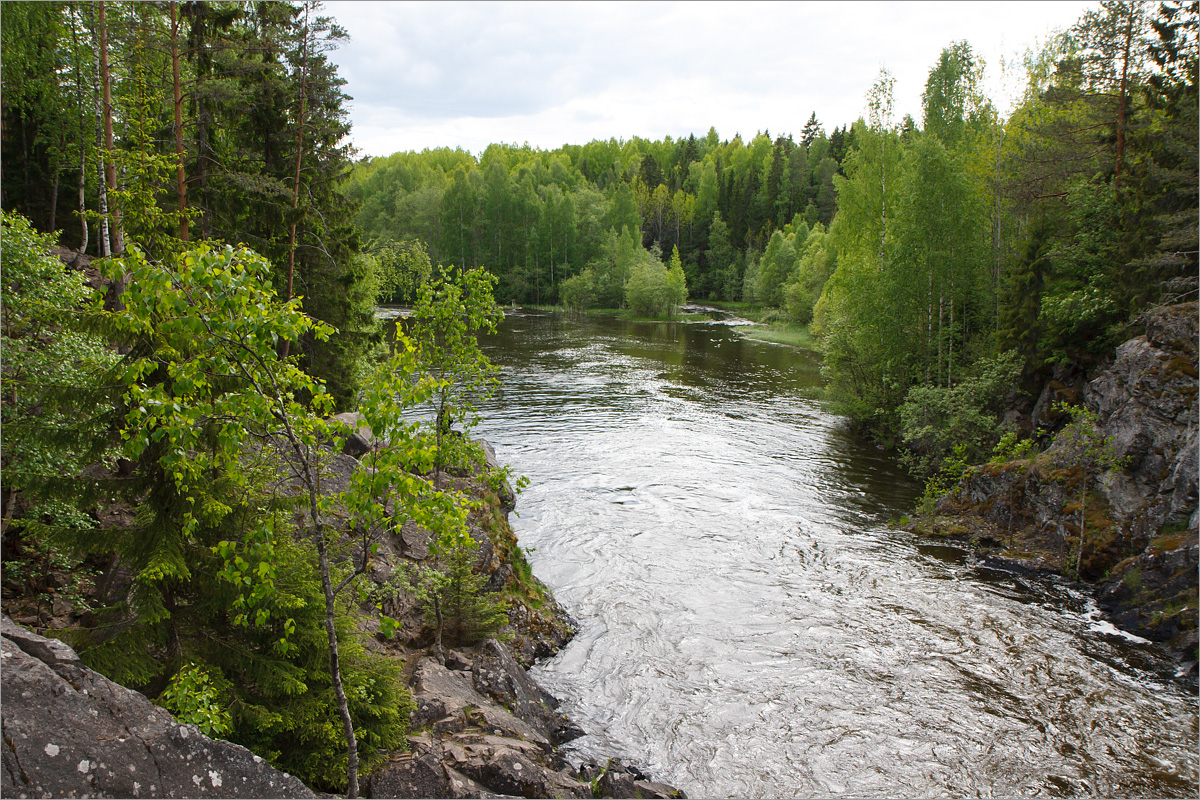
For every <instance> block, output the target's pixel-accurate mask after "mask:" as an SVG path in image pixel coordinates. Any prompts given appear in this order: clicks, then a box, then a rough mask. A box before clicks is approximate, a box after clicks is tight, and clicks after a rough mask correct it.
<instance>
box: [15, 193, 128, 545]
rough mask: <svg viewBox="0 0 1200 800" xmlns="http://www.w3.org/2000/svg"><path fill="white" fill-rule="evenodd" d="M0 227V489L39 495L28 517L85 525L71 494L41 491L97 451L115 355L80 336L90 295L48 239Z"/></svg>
mask: <svg viewBox="0 0 1200 800" xmlns="http://www.w3.org/2000/svg"><path fill="white" fill-rule="evenodd" d="M2 219H3V222H2V225H3V228H2V230H3V238H4V246H3V248H0V281H2V282H0V290H2V292H3V294H2V303H3V306H2V317H0V336H2V339H0V349H2V350H3V359H2V360H0V376H2V377H3V384H4V389H3V395H2V400H3V402H2V404H0V414H2V415H3V417H2V420H3V422H2V425H0V431H2V433H0V435H2V436H3V446H2V447H0V459H2V463H3V469H4V488H5V491H6V493H7V492H18V491H24V490H30V489H34V488H36V489H37V490H38V491H37V492H35V493H32V494H31V496H30V498H29V499H31V500H33V501H34V503H35V506H34V508H32V509H31V510H30V513H29V514H28V516H29V517H30V518H33V519H38V518H42V517H45V518H47V519H50V520H54V521H55V522H52V523H51V525H52V526H56V527H72V526H87V527H91V524H90V521H89V520H86V519H85V518H84V517H83V516H82V515H81V514H80V513H79V511H78V510H77V509H76V508H75V506H74V503H73V501H74V500H75V498H74V496H72V489H71V488H70V487H67V488H66V489H65V491H64V492H56V491H51V490H50V487H49V486H48V484H49V483H52V482H54V481H55V480H56V479H58V478H61V477H62V476H67V475H74V474H76V473H78V472H79V470H80V469H82V468H83V467H84V466H86V465H87V464H88V463H90V461H91V460H92V459H94V458H98V457H99V456H101V455H102V454H103V453H104V450H105V443H104V441H103V437H102V433H103V432H104V430H105V429H106V427H107V425H108V423H109V421H110V420H109V418H108V416H107V415H106V413H105V409H104V407H103V406H102V405H101V406H99V407H97V405H96V403H97V400H98V397H99V394H100V393H101V387H103V386H104V384H105V383H106V381H107V372H108V370H109V369H111V368H112V366H113V365H114V364H115V363H116V362H117V360H118V356H117V354H116V353H114V352H112V351H111V350H109V349H108V348H107V347H106V346H105V343H104V341H103V339H101V338H100V337H98V336H96V335H94V334H92V333H89V332H88V328H89V325H88V322H89V320H90V317H91V315H90V314H88V313H87V312H86V309H87V299H88V298H89V296H90V294H91V292H90V290H89V289H88V288H87V287H86V286H85V285H84V283H83V276H82V274H81V273H79V272H74V271H71V270H68V269H66V267H65V266H64V265H63V263H62V261H60V260H59V259H58V258H57V257H55V256H53V255H51V253H50V248H51V246H52V244H53V240H52V238H51V237H49V236H43V235H40V234H38V233H36V232H35V231H34V230H33V228H32V226H31V225H30V224H29V222H28V220H26V219H25V218H23V217H21V216H20V215H16V214H8V213H5V214H4V215H3V218H2Z"/></svg>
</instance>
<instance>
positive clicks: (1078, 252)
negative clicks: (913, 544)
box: [345, 2, 1197, 474]
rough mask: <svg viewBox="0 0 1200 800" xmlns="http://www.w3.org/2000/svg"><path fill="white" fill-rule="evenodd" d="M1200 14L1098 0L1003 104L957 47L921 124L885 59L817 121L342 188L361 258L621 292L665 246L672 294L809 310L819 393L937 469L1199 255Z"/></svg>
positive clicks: (1090, 353)
mask: <svg viewBox="0 0 1200 800" xmlns="http://www.w3.org/2000/svg"><path fill="white" fill-rule="evenodd" d="M1196 16H1197V9H1196V4H1195V3H1163V4H1161V5H1154V6H1152V5H1150V4H1145V3H1123V2H1106V3H1102V4H1101V5H1100V7H1099V8H1098V9H1097V10H1095V11H1092V12H1089V13H1088V14H1087V15H1086V16H1084V17H1083V18H1082V19H1080V20H1079V21H1078V22H1077V23H1076V24H1075V25H1074V26H1073V27H1072V28H1071V29H1070V30H1068V31H1066V32H1063V33H1061V34H1060V35H1058V36H1057V37H1055V38H1054V39H1052V40H1051V41H1049V42H1047V43H1046V44H1045V46H1044V48H1043V49H1041V50H1040V51H1039V52H1030V53H1028V54H1026V58H1025V64H1024V67H1025V70H1026V72H1027V76H1028V82H1027V85H1026V87H1025V90H1024V94H1023V97H1022V99H1021V101H1020V103H1019V104H1018V105H1017V107H1016V108H1015V110H1014V111H1013V112H1012V113H1011V115H1010V116H1009V117H1008V118H1007V119H1001V118H1000V117H999V115H998V112H997V110H996V108H995V107H994V106H993V104H992V101H991V100H990V99H989V98H988V97H986V96H985V95H984V93H983V90H982V85H983V70H984V64H983V63H982V61H981V60H980V59H979V58H978V57H977V56H976V54H975V53H974V52H973V50H972V48H971V46H970V44H969V43H967V42H956V43H952V44H950V45H949V46H948V47H946V48H945V49H944V50H943V52H942V54H941V56H940V58H939V59H938V61H937V63H936V64H934V65H932V67H931V69H930V70H929V74H928V78H927V81H926V84H925V89H924V92H923V95H922V100H923V116H922V119H920V120H914V119H912V118H911V117H908V116H906V117H904V118H903V119H895V118H894V114H893V111H892V107H893V96H892V94H893V81H892V78H891V76H890V75H889V74H888V73H887V72H886V71H882V72H881V73H880V75H879V79H878V81H877V83H876V84H875V85H874V86H873V87H872V88H871V90H870V92H869V94H868V106H869V108H870V114H869V118H867V119H858V120H856V121H855V122H853V123H852V124H847V125H843V126H842V127H835V128H833V130H832V131H831V132H830V133H828V134H826V132H825V130H824V128H823V126H822V125H821V123H820V122H819V121H818V119H817V117H816V114H815V112H814V113H813V115H812V116H811V117H810V118H809V121H808V123H807V124H806V125H805V127H804V129H803V130H802V131H801V132H800V135H799V138H798V139H797V138H794V137H793V136H792V135H790V134H783V135H776V136H774V137H772V135H771V134H770V132H767V131H761V132H758V133H756V134H755V135H754V136H753V137H752V138H749V139H744V138H743V137H742V136H741V135H735V136H733V137H732V138H731V139H727V140H722V139H721V138H720V135H719V134H718V132H717V131H716V130H714V129H711V128H710V130H709V131H708V133H707V135H706V136H703V137H700V138H697V137H696V136H695V135H694V134H689V135H687V136H686V137H684V136H681V137H680V138H678V139H673V138H671V137H666V138H664V139H662V140H660V141H650V140H646V139H641V138H638V137H634V138H633V139H631V140H628V141H624V140H617V139H609V140H608V141H592V142H589V143H587V144H583V145H565V146H563V147H561V148H558V149H556V150H552V151H544V150H536V149H532V148H530V147H528V146H516V145H506V144H494V145H492V146H490V147H488V148H487V149H486V150H485V151H484V152H483V153H481V154H480V155H479V157H478V158H476V157H475V156H473V155H472V154H470V153H467V152H465V151H462V150H451V149H445V148H443V149H436V150H426V151H423V152H420V153H414V152H405V153H396V154H393V155H391V156H387V157H382V158H370V159H364V160H362V161H359V162H357V163H356V164H355V165H354V166H353V169H352V171H351V175H350V178H349V180H348V181H347V183H346V187H345V193H346V195H347V197H349V198H351V199H352V200H354V201H355V202H356V203H358V204H360V206H359V209H358V211H357V220H358V223H359V226H360V229H361V231H362V235H363V241H364V247H365V248H366V250H367V251H368V252H370V253H374V254H377V255H378V256H379V257H380V258H383V259H385V260H389V259H391V260H395V259H396V255H395V254H396V253H398V252H400V251H402V249H403V247H404V243H406V242H421V243H422V244H423V245H424V246H425V247H427V248H428V252H429V254H430V256H431V258H432V259H433V260H434V261H435V262H447V263H456V264H465V265H470V266H476V265H483V266H485V267H486V268H487V269H489V270H490V271H492V272H493V274H495V275H496V277H497V278H498V286H497V297H498V298H499V299H500V300H501V301H502V302H510V301H511V302H516V303H535V304H561V305H564V306H567V307H575V308H588V307H592V308H615V307H620V306H625V305H627V304H628V300H629V299H630V298H629V297H627V296H626V295H627V291H626V290H627V287H628V284H629V280H630V277H631V276H632V275H633V274H634V272H635V268H636V267H637V265H639V264H641V263H642V261H643V259H644V258H645V257H646V254H649V256H650V257H651V258H653V259H657V260H660V261H663V262H668V263H669V262H670V261H671V259H673V258H674V259H677V260H678V262H679V264H680V266H681V267H682V271H683V274H684V277H685V278H686V285H685V287H684V291H685V292H686V297H690V298H692V299H693V300H696V301H701V302H702V301H705V300H716V301H734V302H742V303H745V304H748V305H749V306H751V307H755V308H758V309H761V310H762V311H763V312H765V313H764V316H765V318H766V319H768V320H771V319H775V320H779V321H790V322H792V323H795V324H804V325H809V326H810V330H811V332H812V333H813V334H814V335H815V336H816V337H817V339H818V341H819V342H820V349H821V351H822V354H823V356H824V363H825V371H826V375H827V378H828V382H829V386H828V391H829V394H830V397H831V399H833V400H834V401H835V402H836V403H837V404H838V407H839V409H840V410H841V411H843V412H844V413H846V414H848V415H849V416H850V417H852V418H853V419H855V420H857V421H858V422H859V423H860V424H862V425H863V427H864V428H865V429H866V430H867V431H869V432H870V433H871V435H873V436H874V437H876V438H877V439H878V440H879V441H880V442H882V443H885V444H888V445H906V446H907V447H908V448H909V453H910V458H911V459H912V463H913V465H914V467H915V468H916V469H918V471H920V472H922V473H925V474H928V473H929V472H930V471H933V470H936V468H937V467H938V465H939V464H940V461H941V459H942V458H943V457H944V456H946V455H948V454H949V452H950V449H951V448H952V446H953V445H954V444H965V445H968V450H969V453H968V455H969V456H971V457H974V458H978V457H980V456H981V455H982V454H983V453H984V452H985V450H986V449H988V448H990V447H991V445H992V444H993V443H994V440H995V438H996V435H998V434H996V435H993V433H994V432H993V430H992V429H993V428H994V426H995V422H996V414H997V413H998V412H999V411H1000V410H1001V406H1002V405H1003V403H1004V396H1003V395H1004V390H1003V387H1006V386H1011V385H1012V384H1013V383H1014V381H1017V382H1019V383H1020V385H1021V386H1022V387H1023V388H1024V389H1026V390H1027V391H1031V392H1034V393H1035V394H1036V391H1037V390H1038V388H1040V385H1041V384H1042V383H1044V382H1045V381H1046V380H1048V379H1050V376H1051V375H1052V373H1053V371H1054V370H1055V369H1056V368H1058V369H1062V368H1065V367H1067V366H1073V367H1075V368H1086V367H1087V366H1089V365H1090V364H1092V363H1094V361H1095V360H1096V359H1097V358H1098V357H1099V356H1101V355H1102V354H1105V353H1107V352H1108V351H1110V350H1111V348H1112V347H1113V345H1114V344H1115V343H1116V342H1118V341H1120V340H1121V337H1122V336H1123V335H1124V334H1125V332H1126V328H1125V326H1126V324H1127V323H1128V322H1129V321H1130V320H1131V319H1133V318H1134V317H1136V315H1137V314H1138V313H1139V312H1140V311H1141V310H1143V309H1145V308H1146V307H1147V306H1148V305H1150V304H1152V303H1154V302H1156V301H1157V300H1159V299H1160V297H1162V295H1163V293H1164V291H1166V290H1165V288H1164V287H1166V286H1167V284H1168V283H1169V282H1170V281H1171V280H1172V279H1175V278H1180V277H1187V276H1194V275H1195V274H1196V272H1197V260H1196V250H1197V244H1196V227H1195V216H1196V208H1197V191H1196V174H1197V160H1196V153H1197V140H1196V127H1197V118H1196V105H1197V96H1196ZM639 239H640V241H639ZM398 248H399V249H398ZM658 280H659V282H660V283H665V280H666V278H665V275H660V276H659V278H658ZM397 299H403V298H402V297H399V296H398V297H397ZM655 308H657V309H658V310H659V311H660V312H662V311H666V310H669V304H667V303H661V304H658V305H657V306H655ZM918 417H919V418H920V419H921V422H919V423H918V422H916V421H915V420H916V419H917V418H918ZM905 420H908V422H907V423H906V422H905ZM931 421H932V422H935V423H936V424H931ZM985 429H986V431H985Z"/></svg>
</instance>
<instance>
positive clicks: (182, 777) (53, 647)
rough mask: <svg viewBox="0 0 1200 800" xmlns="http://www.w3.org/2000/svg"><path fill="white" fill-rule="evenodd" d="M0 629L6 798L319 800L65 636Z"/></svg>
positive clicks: (9, 625)
mask: <svg viewBox="0 0 1200 800" xmlns="http://www.w3.org/2000/svg"><path fill="white" fill-rule="evenodd" d="M0 636H2V638H0V647H2V648H3V649H2V651H0V661H2V663H3V671H2V672H0V675H2V681H3V695H4V704H3V707H2V710H0V717H2V726H3V730H4V742H5V745H6V746H5V747H4V754H3V766H4V769H3V771H2V773H0V794H2V795H4V796H5V797H27V796H40V797H89V796H90V797H316V795H314V794H313V792H312V791H311V790H309V788H308V787H307V786H305V785H304V784H303V783H301V782H300V781H299V780H298V779H297V778H294V777H292V776H291V775H288V774H286V773H283V772H280V771H278V770H276V769H274V768H273V767H271V766H270V765H268V764H267V763H266V762H265V761H264V760H263V759H261V758H259V757H258V756H256V755H255V754H253V753H251V752H250V751H249V750H247V749H246V748H244V747H241V746H240V745H236V744H233V743H231V742H225V741H219V740H215V739H210V738H208V737H207V736H205V735H203V734H202V733H200V732H199V730H197V729H196V727H195V726H192V725H181V724H180V723H179V722H177V721H176V720H175V718H174V717H172V716H171V715H170V714H169V713H168V712H166V711H164V710H163V709H161V708H159V707H158V706H155V705H154V704H153V703H151V702H150V701H149V700H147V699H146V698H145V697H144V696H143V695H141V694H139V693H138V692H135V691H132V690H130V689H126V688H125V687H123V686H120V685H118V684H116V683H113V682H112V681H110V680H109V679H108V678H105V677H104V676H103V675H101V674H99V673H97V672H94V671H93V670H90V669H88V668H87V667H85V666H83V664H82V663H81V662H80V660H79V657H78V656H77V655H76V654H75V651H74V650H72V649H71V648H70V647H68V646H67V645H66V644H64V643H63V642H60V641H56V640H54V639H47V638H45V637H43V636H38V635H37V634H34V633H30V632H29V631H27V630H25V629H24V628H21V627H19V626H18V625H16V624H15V623H13V622H12V621H11V620H9V619H8V618H7V617H4V618H3V619H2V621H0Z"/></svg>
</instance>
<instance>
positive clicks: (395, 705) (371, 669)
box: [197, 537, 413, 792]
mask: <svg viewBox="0 0 1200 800" xmlns="http://www.w3.org/2000/svg"><path fill="white" fill-rule="evenodd" d="M275 564H276V569H277V577H276V579H275V584H276V590H275V592H274V593H273V595H272V597H271V600H270V603H271V605H272V609H273V611H272V614H271V615H270V620H271V621H270V622H269V623H268V624H267V625H265V626H254V627H250V628H242V629H236V630H237V631H239V633H238V636H239V638H240V642H238V644H239V645H240V647H239V648H237V649H230V648H228V647H222V646H220V645H219V644H217V643H212V644H209V645H205V643H204V642H198V643H197V644H198V645H201V647H200V648H199V653H200V654H201V655H202V656H203V657H204V658H205V659H206V660H207V661H208V662H209V663H210V664H216V665H220V669H221V671H222V674H223V675H224V677H225V679H226V680H227V681H228V682H229V684H230V685H232V686H233V687H234V691H235V695H234V700H233V701H232V702H231V704H230V710H231V714H232V717H233V722H234V730H233V732H232V733H231V734H230V736H229V737H228V738H229V739H230V740H231V741H235V742H237V743H239V744H242V745H244V746H246V747H248V748H250V749H251V750H252V751H254V752H256V753H259V754H261V755H263V756H265V757H267V758H268V759H269V760H270V761H271V763H272V764H274V765H275V766H276V767H277V768H279V769H282V770H284V771H286V772H289V773H291V774H293V775H296V776H297V777H299V778H300V779H301V780H303V781H305V782H306V783H307V784H309V785H310V786H313V787H315V788H318V789H321V790H324V791H337V792H343V791H345V788H346V783H347V778H346V769H347V763H346V742H345V740H344V738H343V735H342V723H341V719H340V717H339V715H338V706H337V700H336V697H335V692H334V686H333V682H332V680H331V678H330V673H329V660H328V642H327V638H326V632H325V603H324V599H323V597H322V589H321V581H320V578H319V574H318V571H317V569H316V566H317V565H316V554H315V553H314V548H313V545H312V544H311V543H310V542H297V541H294V540H293V539H291V538H290V537H281V538H280V540H279V542H278V545H277V547H276V552H275ZM349 612H350V609H349V608H347V607H346V605H345V604H344V603H340V602H339V605H338V613H337V616H336V628H337V636H338V646H339V647H338V649H339V661H340V666H341V674H342V681H343V683H344V686H345V694H346V698H347V702H348V707H349V711H350V714H351V717H352V719H353V721H354V727H355V734H356V739H357V745H358V749H359V753H360V758H361V760H362V768H364V769H370V768H371V767H373V766H374V765H376V764H378V763H380V761H381V760H382V759H383V758H384V757H385V756H386V755H387V753H388V751H390V750H392V749H394V748H396V747H398V746H399V745H400V743H401V742H402V740H403V736H404V734H405V732H406V731H407V728H408V719H409V716H410V715H411V713H412V711H413V702H412V698H411V695H410V694H409V692H408V691H407V689H405V688H404V686H403V679H402V677H401V675H400V674H399V672H400V670H399V665H398V664H397V663H396V662H395V661H394V660H392V659H390V658H388V657H386V656H381V655H375V654H372V653H370V652H368V651H367V650H366V649H365V648H364V647H363V645H362V643H361V641H360V640H359V638H358V637H359V634H358V632H357V631H356V629H355V623H354V621H353V617H352V616H351V614H350V613H349ZM289 621H290V622H291V623H292V625H293V626H294V627H293V628H292V630H291V632H290V633H286V632H285V627H286V626H287V624H288V622H289ZM284 635H286V637H287V639H288V640H289V641H290V642H292V643H293V645H294V646H293V647H291V648H289V649H288V651H287V653H286V654H283V653H280V652H279V651H278V649H277V647H276V644H277V642H278V640H279V639H280V638H283V636H284Z"/></svg>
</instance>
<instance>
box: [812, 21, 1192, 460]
mask: <svg viewBox="0 0 1200 800" xmlns="http://www.w3.org/2000/svg"><path fill="white" fill-rule="evenodd" d="M1196 21H1197V4H1196V3H1194V2H1193V3H1187V4H1180V3H1164V4H1162V5H1161V6H1158V7H1152V6H1150V5H1148V4H1145V3H1127V2H1105V3H1102V4H1101V5H1100V7H1099V8H1098V9H1097V10H1095V11H1091V12H1088V13H1087V14H1086V15H1085V16H1084V17H1083V18H1082V19H1081V20H1079V22H1078V23H1076V25H1074V26H1073V27H1072V28H1071V29H1070V31H1068V32H1067V33H1065V34H1062V35H1060V36H1058V37H1057V38H1055V39H1054V40H1053V41H1051V42H1050V43H1049V44H1048V45H1047V47H1046V48H1045V49H1044V50H1043V51H1042V52H1041V53H1037V54H1033V55H1031V56H1030V57H1029V63H1028V64H1027V67H1028V70H1029V84H1028V87H1027V89H1026V92H1025V96H1024V99H1023V101H1022V102H1021V103H1020V105H1019V106H1018V108H1017V109H1016V110H1015V112H1014V113H1013V114H1012V116H1011V118H1010V119H1009V120H1007V121H1004V122H1001V121H999V120H997V118H996V114H995V111H994V110H993V108H992V107H991V104H990V102H989V101H988V99H987V98H986V97H984V96H983V95H982V93H981V90H980V81H981V74H982V64H981V63H980V62H979V60H978V59H977V58H976V57H975V55H974V54H973V53H972V51H971V49H970V47H969V45H967V44H966V43H959V44H956V45H954V46H952V47H950V48H947V49H946V50H945V51H943V53H942V55H941V58H940V59H939V61H938V63H937V64H936V65H935V66H934V67H933V69H932V70H931V71H930V73H929V78H928V81H927V82H926V86H925V92H924V94H923V105H924V119H923V125H922V126H921V128H920V129H919V130H909V129H906V128H905V127H904V126H896V125H894V124H893V123H892V121H891V120H890V119H889V115H888V113H887V112H888V109H889V107H890V103H891V99H890V82H889V80H888V79H887V77H886V75H885V76H884V77H883V79H881V81H880V82H879V83H878V84H877V85H876V87H875V88H874V89H873V91H872V93H871V95H870V100H871V103H870V105H871V108H872V115H871V119H869V120H866V121H863V120H860V121H859V122H858V123H856V124H855V126H854V128H853V130H854V134H855V138H854V141H855V148H854V150H853V152H852V153H851V154H850V155H849V156H848V157H847V159H846V162H845V163H844V165H843V168H844V173H845V177H838V178H836V179H835V182H836V184H837V189H838V213H837V216H836V218H835V219H834V221H833V225H832V226H831V230H830V236H831V237H832V239H833V242H834V247H835V249H836V252H837V268H836V269H835V271H834V273H833V274H832V276H831V277H830V279H829V282H828V284H827V285H826V286H825V289H824V292H823V294H822V296H821V298H820V300H819V301H818V303H817V307H816V310H815V322H814V327H815V328H816V331H815V332H816V333H818V334H819V336H820V337H821V342H822V347H823V350H824V352H825V370H826V374H827V377H828V379H829V383H830V390H831V392H832V393H833V396H834V397H836V398H838V399H839V400H840V401H841V403H842V406H843V408H844V409H846V410H847V411H848V412H849V413H850V414H851V415H852V416H854V417H855V418H856V419H858V420H861V421H864V422H866V423H867V424H868V425H869V426H870V427H871V428H872V429H873V430H874V432H875V433H876V435H878V436H880V437H889V438H890V437H903V439H904V440H905V442H906V443H907V444H908V445H909V446H910V448H912V452H911V453H910V454H909V457H910V458H911V459H913V461H914V465H916V466H918V467H920V468H921V469H922V470H923V471H927V470H929V469H932V468H935V467H936V466H937V465H938V463H939V461H940V460H941V458H943V457H945V456H946V455H948V454H949V452H950V450H951V448H952V447H954V446H960V447H964V448H966V451H967V452H966V455H967V456H968V457H976V458H977V457H980V456H981V455H983V452H982V450H983V449H985V448H987V447H990V446H991V443H992V442H993V441H995V439H996V437H997V436H998V435H999V433H1000V431H999V429H998V428H997V427H996V425H995V422H996V416H995V415H996V413H997V412H998V411H999V410H1000V407H1001V406H1002V405H1003V404H1004V402H1005V395H1006V394H1007V393H1009V392H1010V390H1011V389H1012V388H1013V387H1014V386H1023V387H1024V388H1025V389H1027V390H1033V391H1036V390H1037V389H1038V388H1039V384H1041V383H1042V382H1043V381H1045V380H1046V379H1047V378H1048V377H1049V376H1050V375H1051V374H1052V371H1053V370H1054V369H1060V370H1062V369H1067V370H1069V369H1071V368H1080V367H1087V366H1089V365H1090V364H1091V363H1093V362H1094V361H1095V360H1096V359H1097V358H1098V357H1099V356H1101V355H1102V354H1105V353H1107V352H1110V351H1111V349H1112V347H1113V345H1114V344H1116V343H1117V342H1119V341H1121V340H1122V339H1123V338H1125V337H1127V335H1128V331H1129V330H1130V329H1129V328H1128V327H1127V324H1128V323H1129V322H1130V321H1131V319H1132V318H1133V317H1134V316H1136V315H1137V314H1138V313H1139V312H1140V311H1141V310H1143V309H1145V308H1146V307H1147V305H1148V304H1151V303H1154V302H1158V301H1159V300H1160V299H1162V298H1163V297H1164V296H1165V295H1170V294H1171V293H1172V292H1171V290H1169V289H1168V284H1169V282H1170V281H1171V280H1172V279H1174V278H1179V277H1184V276H1190V277H1192V278H1193V279H1194V277H1195V275H1196V273H1197V254H1196V251H1197V244H1196V224H1195V222H1196V209H1197V188H1196V187H1197V118H1196V113H1197V95H1196V63H1197V62H1196V58H1197V42H1196ZM1193 288H1194V284H1193ZM1064 374H1065V373H1064ZM1022 376H1023V378H1024V380H1023V382H1022V381H1019V378H1021V377H1022ZM1011 399H1012V398H1011V397H1009V400H1011Z"/></svg>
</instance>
